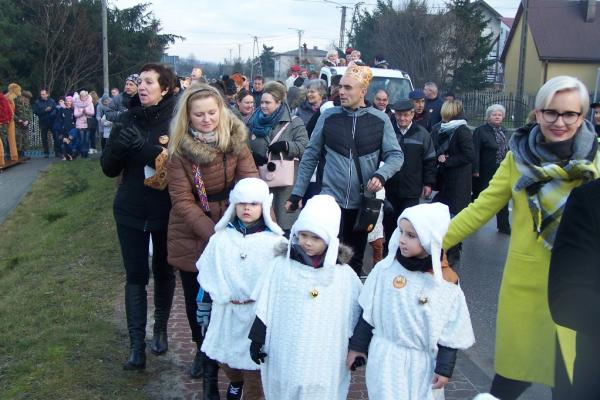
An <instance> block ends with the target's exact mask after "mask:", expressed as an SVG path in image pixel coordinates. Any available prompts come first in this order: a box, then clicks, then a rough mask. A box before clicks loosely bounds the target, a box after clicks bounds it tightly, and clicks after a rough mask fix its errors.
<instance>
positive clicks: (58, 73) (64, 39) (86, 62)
mask: <svg viewBox="0 0 600 400" xmlns="http://www.w3.org/2000/svg"><path fill="white" fill-rule="evenodd" d="M23 5H24V6H26V7H27V8H28V13H29V15H30V17H31V19H32V21H33V22H34V24H35V26H36V27H37V28H38V29H37V30H36V33H35V35H34V40H35V41H36V43H37V45H38V46H39V48H41V49H43V60H42V61H43V67H42V82H43V85H44V87H46V88H47V89H48V90H49V91H50V92H52V91H53V90H54V89H62V91H63V92H66V91H68V90H71V89H74V88H77V85H80V84H81V83H82V82H84V81H86V80H87V79H90V78H91V77H93V76H94V75H95V74H98V73H99V71H100V68H101V54H99V53H98V52H97V51H96V49H97V48H98V46H97V43H96V42H98V41H99V40H100V37H99V36H100V35H99V34H98V32H97V31H95V30H93V29H92V27H91V26H90V25H89V24H88V22H89V20H90V19H89V18H87V17H86V13H87V9H86V7H84V6H83V5H82V4H81V3H80V2H78V1H70V0H58V1H44V0H24V1H23ZM88 5H89V4H88ZM58 82H64V83H63V85H64V87H62V88H56V85H57V83H58Z"/></svg>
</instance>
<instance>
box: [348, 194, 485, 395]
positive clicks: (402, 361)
mask: <svg viewBox="0 0 600 400" xmlns="http://www.w3.org/2000/svg"><path fill="white" fill-rule="evenodd" d="M403 218H404V219H407V220H408V221H410V222H411V223H412V225H413V227H414V228H415V231H416V232H417V235H418V236H419V241H420V242H421V245H422V246H423V248H424V249H425V251H427V253H429V254H430V255H431V258H432V264H433V272H434V273H433V275H431V274H430V273H425V272H420V271H409V270H408V269H406V268H404V267H403V266H402V265H401V264H400V263H399V262H398V260H396V252H397V250H398V246H399V241H400V231H399V228H396V230H395V231H394V233H393V235H392V237H391V240H390V243H389V253H388V256H387V257H386V258H385V259H383V260H382V261H381V262H379V263H377V265H376V266H375V268H374V269H373V271H371V273H370V274H369V277H368V278H367V280H366V282H365V286H364V287H363V290H362V292H361V294H360V299H359V303H360V305H361V307H362V309H363V319H364V320H365V321H366V322H367V323H369V324H370V325H371V326H373V328H374V329H373V338H372V339H371V343H370V346H369V354H368V360H367V368H366V372H365V376H366V383H367V390H368V393H369V398H371V399H402V400H411V399H412V400H432V399H434V393H433V391H432V380H433V376H434V370H435V363H436V356H437V351H438V344H440V345H442V346H446V347H450V348H453V349H466V348H468V347H470V346H472V345H473V343H474V342H475V338H474V335H473V328H472V326H471V319H470V316H469V310H468V309H467V303H466V301H465V296H464V294H463V292H462V290H461V289H460V287H459V286H458V285H455V284H453V283H450V282H446V281H444V279H443V277H442V268H441V263H440V256H441V251H442V248H441V245H442V240H443V238H444V235H445V234H446V231H447V229H448V224H449V223H450V214H449V212H448V207H447V206H446V205H443V204H441V203H432V204H420V205H418V206H414V207H410V208H407V209H405V210H404V212H403V213H402V214H401V215H400V217H399V218H398V224H399V223H400V220H401V219H403Z"/></svg>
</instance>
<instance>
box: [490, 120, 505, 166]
mask: <svg viewBox="0 0 600 400" xmlns="http://www.w3.org/2000/svg"><path fill="white" fill-rule="evenodd" d="M489 125H490V126H491V127H492V129H493V131H494V135H495V137H496V144H497V145H498V151H496V165H500V163H502V160H504V157H506V152H507V151H508V146H507V145H506V135H504V131H503V130H502V126H499V125H492V124H489Z"/></svg>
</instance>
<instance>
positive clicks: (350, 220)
mask: <svg viewBox="0 0 600 400" xmlns="http://www.w3.org/2000/svg"><path fill="white" fill-rule="evenodd" d="M357 216H358V209H357V210H351V209H347V208H342V218H341V220H340V234H339V238H340V242H342V243H344V244H346V245H348V246H350V247H352V250H354V255H353V256H352V259H351V260H350V263H349V264H350V266H351V267H352V269H353V270H354V272H356V274H357V275H358V276H361V275H363V274H364V273H363V269H362V266H363V258H364V256H365V247H366V246H367V236H368V235H369V234H368V233H367V232H366V231H365V232H354V231H353V230H352V227H353V226H354V223H355V222H356V217H357Z"/></svg>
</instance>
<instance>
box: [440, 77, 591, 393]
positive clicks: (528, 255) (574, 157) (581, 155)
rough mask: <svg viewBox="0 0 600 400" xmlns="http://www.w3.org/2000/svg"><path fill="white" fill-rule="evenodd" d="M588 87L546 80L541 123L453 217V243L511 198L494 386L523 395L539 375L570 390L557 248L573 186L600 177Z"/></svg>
mask: <svg viewBox="0 0 600 400" xmlns="http://www.w3.org/2000/svg"><path fill="white" fill-rule="evenodd" d="M588 109H589V97H588V91H587V89H586V88H585V86H584V85H583V83H581V81H579V80H578V79H576V78H572V77H568V76H558V77H555V78H553V79H551V80H549V81H548V82H546V83H545V84H544V85H543V86H542V87H541V88H540V90H539V91H538V94H537V96H536V100H535V115H536V120H537V122H538V124H532V125H528V126H526V127H524V128H521V129H519V130H518V131H517V132H516V133H515V134H514V135H513V137H512V138H511V140H510V143H509V148H510V152H509V153H508V154H507V156H506V158H505V159H504V161H503V162H502V164H501V165H500V167H499V168H498V170H497V172H496V174H495V175H494V178H493V179H492V181H491V182H490V184H489V186H488V188H487V189H486V190H484V191H483V192H482V193H481V194H480V195H479V197H478V198H477V200H476V201H475V202H474V203H471V204H470V205H469V206H468V207H467V208H465V209H464V210H463V211H461V212H460V213H459V214H458V215H457V216H456V217H455V218H454V219H453V220H452V222H451V224H450V228H449V230H448V233H447V235H446V237H445V239H444V248H445V249H448V248H450V247H452V246H454V245H455V244H457V243H459V242H461V241H462V240H463V239H465V238H466V237H467V236H469V235H470V234H472V233H473V232H475V231H476V230H478V229H479V228H480V227H482V226H483V225H484V224H485V223H486V222H487V221H488V220H489V219H490V218H492V217H493V216H495V215H496V213H497V212H498V211H500V209H502V207H504V206H505V205H506V204H507V203H508V202H509V200H511V199H512V201H513V222H512V226H513V230H512V236H511V241H510V246H509V249H508V257H507V260H506V265H505V269H504V276H503V278H502V285H501V287H500V296H499V301H498V317H497V324H496V355H495V371H496V375H495V377H494V380H493V382H492V388H491V390H490V392H491V394H492V395H494V396H496V397H497V398H499V399H501V400H507V399H516V398H518V397H519V396H520V395H521V393H523V392H524V391H525V390H526V389H527V387H529V386H530V385H531V382H536V383H542V384H545V385H548V386H552V387H553V388H554V389H553V398H554V399H560V398H564V397H562V396H564V395H563V394H562V393H561V392H562V390H557V389H558V388H565V390H567V391H568V386H569V378H568V374H570V373H571V371H572V363H573V358H574V352H575V336H574V332H572V331H568V330H567V329H566V328H558V327H557V325H555V324H554V322H553V321H552V318H551V316H550V311H549V308H548V270H549V265H550V251H551V249H552V245H553V243H554V237H555V234H556V229H557V227H558V223H559V222H560V218H561V216H562V211H563V208H564V204H565V202H566V200H567V197H568V196H569V193H570V192H571V190H572V189H573V188H575V187H577V186H580V185H581V184H583V183H585V182H587V181H590V180H592V179H595V178H598V177H599V172H598V171H599V169H600V168H599V165H600V157H598V143H597V141H596V135H595V133H594V130H593V127H592V125H591V124H590V123H589V121H585V115H586V114H587V112H588Z"/></svg>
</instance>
